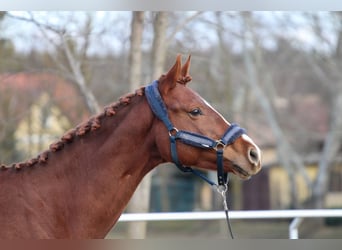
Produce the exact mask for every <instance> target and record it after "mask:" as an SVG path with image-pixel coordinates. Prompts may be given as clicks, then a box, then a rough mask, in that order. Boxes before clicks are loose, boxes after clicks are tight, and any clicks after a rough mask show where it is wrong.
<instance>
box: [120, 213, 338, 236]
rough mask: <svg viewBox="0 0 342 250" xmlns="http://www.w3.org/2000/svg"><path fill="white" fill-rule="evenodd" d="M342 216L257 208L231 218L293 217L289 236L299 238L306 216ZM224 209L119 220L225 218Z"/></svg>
mask: <svg viewBox="0 0 342 250" xmlns="http://www.w3.org/2000/svg"><path fill="white" fill-rule="evenodd" d="M327 217H342V209H313V210H255V211H230V212H229V218H230V219H231V220H234V219H292V218H293V220H292V222H291V223H290V225H289V238H290V239H298V227H299V226H300V224H301V222H302V221H303V219H304V218H327ZM225 218H226V217H225V214H224V212H222V211H212V212H180V213H125V214H122V215H121V217H120V219H119V221H127V222H129V221H130V222H132V221H177V220H224V219H225Z"/></svg>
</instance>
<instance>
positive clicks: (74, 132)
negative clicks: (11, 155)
mask: <svg viewBox="0 0 342 250" xmlns="http://www.w3.org/2000/svg"><path fill="white" fill-rule="evenodd" d="M144 93H145V87H141V88H139V89H137V90H136V91H135V92H134V93H128V94H126V95H124V96H122V97H120V98H119V100H118V101H117V102H114V103H111V104H110V105H108V106H106V107H104V110H103V112H101V113H100V114H98V115H96V116H93V117H91V118H89V120H87V121H85V122H83V123H81V124H79V125H78V126H76V127H75V128H73V129H70V130H69V131H67V132H66V133H65V134H64V135H63V136H62V137H61V138H60V139H59V140H57V141H55V142H53V143H51V144H50V146H49V149H48V150H46V151H44V152H42V153H40V154H39V155H38V156H37V157H35V158H32V159H30V160H27V161H25V162H19V163H13V164H11V165H9V166H6V165H4V164H0V169H1V170H7V169H11V168H12V169H13V168H14V169H16V170H20V169H22V168H25V167H32V166H34V165H36V164H37V163H41V164H44V163H46V162H47V161H48V158H49V154H50V153H54V152H57V151H60V150H62V149H63V148H64V146H65V145H66V144H70V143H72V142H73V141H74V140H75V139H76V138H79V137H82V136H84V135H86V134H88V133H90V132H93V131H95V130H97V129H100V128H101V121H102V120H103V119H104V118H106V117H112V116H114V115H115V114H116V112H117V111H118V110H119V108H120V107H123V106H127V105H128V104H130V103H131V99H132V98H133V97H135V96H143V95H144Z"/></svg>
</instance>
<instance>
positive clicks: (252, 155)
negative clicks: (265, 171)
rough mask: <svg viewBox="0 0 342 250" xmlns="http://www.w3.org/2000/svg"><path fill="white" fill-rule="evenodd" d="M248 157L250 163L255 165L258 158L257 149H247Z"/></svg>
mask: <svg viewBox="0 0 342 250" xmlns="http://www.w3.org/2000/svg"><path fill="white" fill-rule="evenodd" d="M248 159H249V161H250V162H251V163H253V164H254V165H257V164H258V163H259V160H260V155H259V151H258V150H256V149H255V148H250V149H249V151H248Z"/></svg>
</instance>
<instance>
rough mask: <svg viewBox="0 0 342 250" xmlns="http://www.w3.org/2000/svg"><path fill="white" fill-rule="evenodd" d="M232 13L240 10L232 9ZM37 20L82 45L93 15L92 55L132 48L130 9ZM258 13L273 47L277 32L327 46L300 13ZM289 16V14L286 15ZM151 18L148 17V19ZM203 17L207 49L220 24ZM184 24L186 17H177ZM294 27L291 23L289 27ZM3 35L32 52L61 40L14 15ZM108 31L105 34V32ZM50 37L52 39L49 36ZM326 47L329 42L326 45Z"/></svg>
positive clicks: (41, 15)
mask: <svg viewBox="0 0 342 250" xmlns="http://www.w3.org/2000/svg"><path fill="white" fill-rule="evenodd" d="M178 13H182V14H184V19H185V18H186V16H190V15H193V14H194V13H195V12H191V11H187V12H178ZM231 13H232V15H233V14H234V13H236V12H231ZM319 13H320V16H321V19H322V20H324V18H325V15H326V13H325V12H319ZM10 14H11V15H13V16H19V17H27V18H30V14H29V13H28V12H25V11H24V12H22V11H11V12H10ZM32 14H33V15H34V17H35V19H37V20H38V21H39V22H41V23H46V24H48V25H51V26H53V27H56V28H58V29H67V30H68V34H70V35H72V36H73V37H74V39H76V40H77V41H78V42H79V44H82V43H83V42H84V40H83V39H82V36H80V35H79V27H80V26H83V25H84V24H85V20H86V17H87V15H92V16H93V17H94V24H93V27H94V29H93V32H92V35H91V47H90V49H89V51H88V52H89V54H100V55H105V54H107V53H120V52H121V51H122V50H126V49H128V48H129V36H130V28H131V27H130V22H131V12H130V11H114V12H107V11H96V12H84V11H77V12H65V11H64V12H44V11H43V12H32ZM254 15H255V16H256V17H257V20H258V21H259V22H260V23H262V24H263V27H265V26H267V28H260V29H258V32H259V33H260V36H261V37H262V39H263V43H264V46H265V47H268V48H270V49H272V48H274V47H275V46H276V45H275V42H274V39H273V35H274V34H277V35H286V36H288V37H293V38H294V39H295V40H296V41H298V44H301V46H303V47H306V48H307V49H311V48H312V47H319V48H322V49H324V44H318V42H317V41H316V40H315V36H313V35H312V29H311V27H309V26H308V24H307V20H306V19H305V18H303V15H302V13H300V12H285V13H284V12H256V13H254ZM286 16H288V17H287V18H286ZM148 18H149V17H148V16H147V19H148ZM199 18H200V19H201V20H206V21H205V22H201V21H198V20H195V21H192V22H190V23H189V24H187V26H188V27H190V28H191V29H192V30H196V31H197V32H193V34H192V35H193V36H198V37H195V38H194V39H195V40H198V41H199V42H198V44H197V46H199V48H203V49H206V48H208V47H210V46H211V45H212V44H215V43H217V35H216V30H215V29H216V26H215V25H213V24H211V23H214V13H213V12H206V13H203V14H201V15H200V16H199ZM279 20H287V23H286V25H287V26H289V25H288V22H293V28H288V29H286V30H285V29H282V28H281V27H280V26H279V25H280V24H281V22H280V21H279ZM177 21H179V22H180V23H181V21H182V20H177ZM223 22H225V24H224V25H226V26H227V27H229V29H230V31H231V33H234V32H235V33H239V32H240V33H241V22H240V21H239V20H238V19H234V18H229V15H227V17H225V18H224V19H223ZM329 25H330V23H329V22H327V23H326V24H325V26H326V28H325V29H324V30H323V34H324V36H325V37H326V38H327V41H329V42H332V43H333V42H334V40H335V37H334V35H333V34H334V32H333V30H332V29H333V27H331V25H330V26H329ZM289 27H290V26H289ZM1 30H2V32H1V36H3V37H5V38H9V39H11V40H12V41H13V42H14V44H15V47H16V49H17V50H18V51H20V52H25V53H28V52H30V51H31V50H32V49H35V50H44V49H48V50H49V49H52V48H53V46H52V44H53V42H58V38H57V37H56V36H55V35H54V34H52V33H51V32H49V33H46V34H45V37H44V34H42V32H40V31H39V29H38V28H37V27H36V26H35V25H34V24H32V23H29V22H26V21H22V20H16V19H14V18H6V19H5V20H4V21H3V23H2V24H1ZM151 31H152V30H151V28H146V30H145V32H144V43H143V48H145V49H148V48H149V47H150V46H151V41H152V32H151ZM101 34H105V35H101ZM185 35H186V34H185V33H184V32H182V31H180V32H178V33H177V34H176V36H175V38H174V39H176V40H182V38H183V37H184V36H185ZM224 35H225V37H226V39H227V41H228V42H229V41H233V40H234V39H235V38H234V37H233V36H229V34H228V32H226V33H225V34H224ZM46 37H48V38H49V39H45V38H46ZM229 45H230V46H231V47H232V49H233V50H236V51H239V50H241V49H242V48H241V46H240V45H239V43H233V42H231V43H230V44H229ZM325 46H326V45H325Z"/></svg>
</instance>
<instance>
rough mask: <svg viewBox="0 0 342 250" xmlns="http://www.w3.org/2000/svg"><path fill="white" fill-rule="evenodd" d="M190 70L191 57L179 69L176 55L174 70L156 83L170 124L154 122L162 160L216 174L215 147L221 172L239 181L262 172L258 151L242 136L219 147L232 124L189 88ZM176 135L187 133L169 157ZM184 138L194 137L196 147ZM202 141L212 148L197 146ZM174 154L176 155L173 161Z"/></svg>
mask: <svg viewBox="0 0 342 250" xmlns="http://www.w3.org/2000/svg"><path fill="white" fill-rule="evenodd" d="M189 69H190V56H189V58H188V60H187V61H186V63H185V64H184V65H183V66H182V63H181V56H180V55H178V56H177V59H176V62H175V64H174V65H173V67H172V68H171V69H170V70H169V71H168V72H167V73H166V74H165V75H162V76H161V77H160V79H159V81H158V82H157V84H158V85H157V88H158V90H159V93H160V97H161V99H162V102H163V103H164V104H163V106H164V108H163V109H166V113H167V116H168V119H169V122H166V123H170V124H172V125H166V124H165V122H164V124H163V121H162V120H163V119H156V122H157V124H156V127H155V128H156V130H157V131H156V135H157V136H156V144H157V147H158V150H159V152H160V154H161V157H162V158H163V160H164V161H168V162H175V161H178V163H180V164H182V165H187V166H194V167H198V168H201V169H208V170H217V161H218V159H217V157H218V154H217V152H216V151H217V147H220V150H221V151H222V155H223V156H222V162H223V171H224V172H226V173H227V172H232V173H234V174H235V175H237V176H239V177H240V178H242V179H248V178H250V177H251V176H252V175H255V174H256V173H258V172H259V171H260V169H261V151H260V149H259V147H258V146H257V145H256V144H255V143H254V142H253V140H252V139H251V138H250V137H249V136H247V135H246V134H245V133H240V134H238V135H237V138H234V140H233V141H232V142H230V143H229V145H225V144H222V143H221V138H222V135H226V134H227V132H226V131H228V130H229V129H230V128H231V127H232V124H231V123H229V122H228V121H227V120H225V119H224V118H223V116H222V115H221V114H219V113H218V112H217V111H216V110H215V109H214V108H213V107H212V106H211V105H210V104H209V103H208V102H207V101H205V100H204V99H203V98H202V97H201V96H200V95H199V94H197V93H196V92H195V91H193V90H192V89H190V88H188V86H187V85H188V82H190V81H191V76H190V75H189ZM165 125H166V126H165ZM168 127H169V128H168ZM167 130H168V131H167ZM178 131H188V132H185V133H183V134H181V135H180V136H179V137H182V138H181V140H179V141H176V142H175V144H174V145H176V146H175V151H176V153H172V143H171V144H170V142H169V141H170V138H172V137H173V138H174V137H175V136H174V135H175V134H178ZM239 131H242V130H241V129H240V130H239ZM193 135H195V136H193ZM202 136H203V139H202ZM183 137H184V138H183ZM187 137H194V138H195V143H191V142H190V143H182V141H187V139H186V138H187ZM196 138H197V139H196ZM209 138H210V139H209ZM190 140H191V138H190ZM202 140H204V141H208V142H209V143H208V144H211V142H213V143H212V144H213V145H211V146H210V145H209V146H206V145H204V146H202V145H201V142H198V141H202ZM196 141H197V142H196ZM216 142H217V143H216ZM204 144H205V143H204ZM194 145H195V146H194ZM196 145H199V146H196ZM173 154H177V159H176V160H175V159H174V158H175V157H174V156H173Z"/></svg>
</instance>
